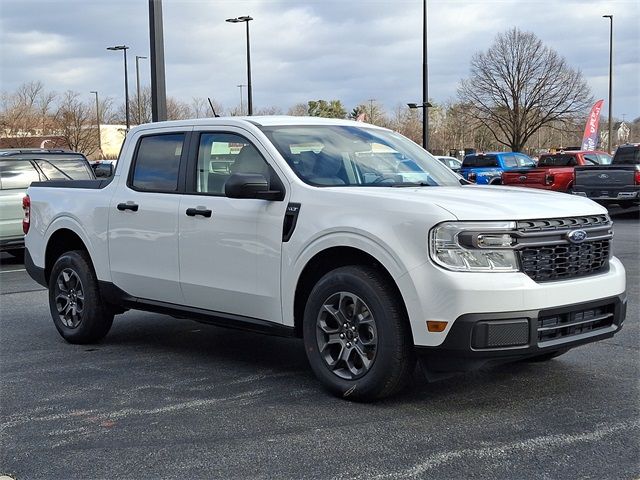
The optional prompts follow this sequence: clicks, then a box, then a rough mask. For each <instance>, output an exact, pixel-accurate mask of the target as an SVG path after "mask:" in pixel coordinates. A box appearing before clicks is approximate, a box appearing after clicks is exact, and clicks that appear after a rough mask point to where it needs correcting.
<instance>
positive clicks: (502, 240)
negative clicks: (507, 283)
mask: <svg viewBox="0 0 640 480" xmlns="http://www.w3.org/2000/svg"><path fill="white" fill-rule="evenodd" d="M515 228H516V224H515V222H445V223H441V224H440V225H438V226H436V227H435V228H433V229H432V230H431V232H429V255H430V256H431V259H432V260H433V261H434V262H436V263H437V264H438V265H440V266H442V267H444V268H446V269H448V270H456V271H464V272H517V271H518V270H519V268H518V261H517V259H516V254H515V252H514V251H513V245H514V244H515V237H514V236H512V234H511V233H510V232H514V231H515ZM514 233H515V232H514Z"/></svg>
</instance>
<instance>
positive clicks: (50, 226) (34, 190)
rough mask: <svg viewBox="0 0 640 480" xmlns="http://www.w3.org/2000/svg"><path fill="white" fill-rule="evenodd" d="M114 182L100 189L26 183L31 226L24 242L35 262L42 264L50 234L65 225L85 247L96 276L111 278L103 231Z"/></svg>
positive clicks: (102, 278)
mask: <svg viewBox="0 0 640 480" xmlns="http://www.w3.org/2000/svg"><path fill="white" fill-rule="evenodd" d="M114 184H115V182H112V183H110V184H109V185H107V186H106V187H105V188H102V189H82V188H63V187H59V188H47V187H29V189H28V191H27V192H28V194H29V197H30V199H31V227H30V229H29V233H28V234H27V235H26V236H25V244H26V246H27V248H28V249H29V254H30V255H31V258H32V260H33V262H34V264H35V265H36V266H38V267H44V266H45V252H46V248H47V245H48V243H49V240H50V239H51V237H52V236H53V235H54V234H55V233H56V232H57V231H59V230H61V229H68V230H71V231H72V232H74V233H75V234H76V235H78V236H79V237H80V239H81V240H82V242H83V243H84V244H85V246H86V247H87V250H88V251H89V255H90V256H91V260H92V261H93V266H94V268H95V271H96V275H97V276H98V279H100V280H105V281H109V280H110V279H111V274H110V272H109V251H108V245H107V238H108V236H107V232H108V228H109V225H108V220H109V215H108V208H109V203H110V201H111V197H112V196H113V192H114V191H115V186H114Z"/></svg>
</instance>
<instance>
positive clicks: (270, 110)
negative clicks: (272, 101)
mask: <svg viewBox="0 0 640 480" xmlns="http://www.w3.org/2000/svg"><path fill="white" fill-rule="evenodd" d="M254 115H282V109H281V108H280V107H276V106H274V105H272V106H270V107H263V108H259V109H258V110H256V112H255V113H254Z"/></svg>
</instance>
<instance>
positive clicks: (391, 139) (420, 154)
mask: <svg viewBox="0 0 640 480" xmlns="http://www.w3.org/2000/svg"><path fill="white" fill-rule="evenodd" d="M262 131H263V132H264V133H265V135H267V137H268V138H269V139H270V140H271V142H272V143H273V144H274V145H275V147H276V148H277V149H278V151H279V152H280V154H281V155H282V156H283V157H284V159H285V160H286V161H287V163H288V164H289V166H290V167H291V168H292V169H293V171H294V172H295V173H296V175H298V177H300V178H301V179H302V180H303V181H305V182H306V183H309V184H311V185H316V186H416V185H419V186H436V185H460V180H459V178H458V176H457V175H456V174H454V173H453V172H452V171H451V170H450V169H448V168H447V167H446V166H444V165H442V164H441V163H440V162H439V161H438V160H436V159H435V158H434V157H432V156H431V155H430V154H429V153H428V152H426V151H425V150H423V149H422V148H420V147H419V146H418V145H416V144H415V143H413V142H411V141H410V140H408V139H406V138H405V137H403V136H402V135H400V134H398V133H395V132H391V131H387V130H378V129H373V128H364V127H356V126H338V125H304V126H276V127H262Z"/></svg>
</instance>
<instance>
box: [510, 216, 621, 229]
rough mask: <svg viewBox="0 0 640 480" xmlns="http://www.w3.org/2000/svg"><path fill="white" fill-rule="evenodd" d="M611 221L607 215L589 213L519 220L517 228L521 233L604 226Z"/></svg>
mask: <svg viewBox="0 0 640 480" xmlns="http://www.w3.org/2000/svg"><path fill="white" fill-rule="evenodd" d="M610 223H611V221H610V220H609V217H608V216H607V215H605V214H602V215H589V216H585V217H566V218H548V219H542V220H521V221H519V222H518V226H517V229H518V231H519V232H522V233H529V232H549V231H555V230H571V229H574V228H591V227H606V226H608V225H609V224H610Z"/></svg>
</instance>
